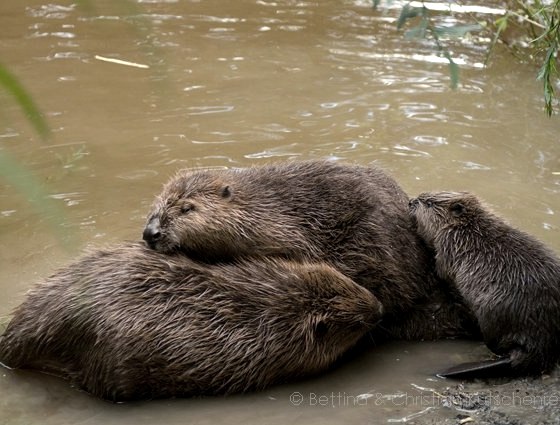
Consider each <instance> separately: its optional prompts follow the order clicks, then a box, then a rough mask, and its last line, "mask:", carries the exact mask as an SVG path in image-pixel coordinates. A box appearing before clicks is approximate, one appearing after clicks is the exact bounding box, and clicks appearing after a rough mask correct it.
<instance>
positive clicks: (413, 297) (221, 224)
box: [143, 160, 439, 324]
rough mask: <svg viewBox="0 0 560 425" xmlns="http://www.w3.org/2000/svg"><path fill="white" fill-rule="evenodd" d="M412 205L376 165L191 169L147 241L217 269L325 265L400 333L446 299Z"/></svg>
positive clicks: (167, 198)
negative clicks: (258, 261) (260, 263)
mask: <svg viewBox="0 0 560 425" xmlns="http://www.w3.org/2000/svg"><path fill="white" fill-rule="evenodd" d="M408 201H409V198H408V196H407V195H406V193H405V192H404V191H403V190H402V189H401V187H400V186H399V185H398V184H397V182H396V181H395V180H394V179H393V178H392V177H391V176H390V175H388V174H387V173H386V172H384V171H383V170H381V169H379V168H377V167H373V166H370V167H366V166H359V165H351V164H341V163H337V162H333V161H321V160H312V161H291V162H290V161H288V162H279V163H272V164H268V165H263V166H253V167H250V168H243V169H220V170H181V171H179V172H178V173H177V174H176V175H175V176H174V177H173V178H171V180H170V181H168V182H167V183H166V184H165V185H164V187H163V190H162V192H161V193H160V194H159V195H158V196H157V197H156V199H155V201H154V203H153V206H152V208H151V212H150V213H149V215H148V219H147V223H146V226H145V228H144V232H143V239H144V240H145V241H146V243H147V244H148V245H149V246H150V247H151V248H153V249H155V250H157V251H160V252H163V253H172V252H178V251H180V252H183V253H184V254H186V255H188V256H191V257H194V258H197V259H199V260H201V261H205V262H209V263H213V262H227V261H230V260H231V259H235V258H245V257H249V256H253V255H259V256H272V257H283V258H289V259H294V260H307V261H325V262H326V263H328V264H330V265H331V266H333V267H334V268H336V269H337V270H339V271H340V272H342V273H343V274H344V275H346V276H348V277H349V278H351V279H352V280H354V281H355V282H357V283H358V284H360V285H362V286H364V287H365V288H367V289H369V290H370V291H372V292H373V293H374V294H375V295H376V297H377V298H378V299H379V300H380V302H381V303H382V304H383V306H384V308H385V312H386V316H387V317H388V319H387V320H388V323H391V324H394V323H395V321H398V320H400V319H401V318H402V317H403V316H402V315H403V313H406V312H407V311H410V309H411V308H413V307H415V306H416V305H419V304H422V302H424V301H426V302H427V300H429V299H430V298H432V296H433V293H434V291H437V290H439V289H438V282H437V279H436V278H435V277H434V276H435V275H434V273H433V270H432V267H431V265H432V262H433V260H432V259H431V257H430V255H431V253H430V252H429V250H428V249H427V248H426V246H425V244H424V242H423V241H422V240H421V238H420V237H419V236H418V235H417V233H416V230H415V228H414V225H413V222H412V219H411V217H410V216H409V213H408Z"/></svg>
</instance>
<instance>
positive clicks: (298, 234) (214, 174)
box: [143, 170, 316, 260]
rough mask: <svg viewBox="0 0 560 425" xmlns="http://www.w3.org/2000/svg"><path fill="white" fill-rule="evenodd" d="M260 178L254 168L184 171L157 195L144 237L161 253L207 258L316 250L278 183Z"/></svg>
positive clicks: (311, 251) (303, 256)
mask: <svg viewBox="0 0 560 425" xmlns="http://www.w3.org/2000/svg"><path fill="white" fill-rule="evenodd" d="M256 180H257V178H255V177H254V176H253V175H252V174H251V171H249V172H239V170H182V171H179V172H178V173H177V174H176V175H175V176H174V177H173V178H172V179H171V180H170V181H168V182H167V183H166V184H165V185H164V187H163V190H162V192H161V193H160V194H159V195H158V196H157V198H156V200H155V202H154V204H153V206H152V209H151V212H150V213H149V215H148V219H147V223H146V226H145V228H144V232H143V239H144V240H145V241H146V243H147V244H148V246H149V247H150V248H152V249H155V250H157V251H160V252H164V253H169V252H172V251H182V252H184V253H186V254H188V255H190V256H191V257H197V258H198V257H199V254H200V253H203V254H204V258H202V259H203V260H212V259H224V258H228V257H240V256H243V255H254V254H259V255H273V254H277V255H283V254H285V251H286V250H290V252H291V253H292V254H293V251H297V252H301V253H313V252H314V250H316V248H314V247H313V246H312V245H311V244H310V242H309V240H308V238H306V237H305V236H304V235H303V234H302V231H303V229H304V226H302V225H301V220H302V218H301V217H298V216H296V215H294V214H293V212H292V211H291V208H292V207H291V206H290V205H287V203H285V202H282V201H281V200H280V199H279V197H278V196H275V189H274V188H273V187H267V185H266V183H263V182H262V180H259V181H256ZM286 240H288V241H290V246H288V247H287V246H286V244H285V243H284V241H286ZM291 257H292V258H293V257H297V255H291ZM301 258H302V259H305V258H307V256H306V255H305V254H302V255H301Z"/></svg>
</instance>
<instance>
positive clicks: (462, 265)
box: [410, 192, 560, 374]
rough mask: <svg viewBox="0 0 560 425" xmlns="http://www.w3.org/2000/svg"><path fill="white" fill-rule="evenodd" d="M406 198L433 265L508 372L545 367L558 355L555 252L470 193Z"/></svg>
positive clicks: (559, 289)
mask: <svg viewBox="0 0 560 425" xmlns="http://www.w3.org/2000/svg"><path fill="white" fill-rule="evenodd" d="M410 206H411V212H412V214H413V216H414V217H415V219H416V221H417V224H418V232H419V233H420V235H421V236H422V237H423V238H424V239H425V240H426V242H427V243H428V244H429V245H430V246H432V247H433V248H434V249H435V253H436V270H437V273H438V274H439V276H440V277H442V278H443V279H447V280H449V281H451V282H453V283H454V284H455V285H456V287H457V289H458V291H459V292H460V294H461V296H462V297H463V298H464V299H465V301H466V303H467V304H468V306H469V307H470V308H471V309H472V311H473V312H474V315H475V316H476V318H477V319H478V322H479V325H480V328H481V331H482V334H483V337H484V340H485V342H486V344H487V345H488V347H489V348H490V349H491V350H492V351H494V352H495V353H497V354H499V355H503V356H507V358H508V359H509V362H510V364H511V367H512V368H513V372H514V373H515V372H517V373H521V374H531V373H539V372H543V371H547V370H550V369H551V368H552V367H553V366H554V365H555V364H556V363H557V362H558V359H559V358H560V259H559V258H558V257H557V256H556V255H555V254H554V253H553V252H552V251H551V250H550V249H548V248H547V247H546V246H544V245H543V244H542V243H541V242H539V241H537V240H536V239H535V238H534V237H532V236H530V235H528V234H526V233H523V232H521V231H519V230H517V229H515V228H513V227H511V226H510V225H508V224H507V223H505V222H504V221H503V220H502V219H501V218H499V217H497V216H496V215H494V214H492V213H491V212H490V211H489V209H488V208H487V207H485V206H484V205H483V204H482V203H481V202H480V201H479V200H478V199H477V198H476V197H475V196H474V195H472V194H468V193H465V192H460V193H456V192H438V193H423V194H421V195H420V196H419V197H418V198H416V199H414V200H412V201H411V203H410Z"/></svg>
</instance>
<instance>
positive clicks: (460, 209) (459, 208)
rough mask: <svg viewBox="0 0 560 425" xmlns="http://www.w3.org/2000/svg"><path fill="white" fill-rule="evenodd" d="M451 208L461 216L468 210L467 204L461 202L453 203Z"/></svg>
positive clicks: (456, 215) (457, 215)
mask: <svg viewBox="0 0 560 425" xmlns="http://www.w3.org/2000/svg"><path fill="white" fill-rule="evenodd" d="M449 210H450V211H451V214H452V215H453V216H455V217H461V216H462V215H463V214H464V213H465V212H466V211H467V209H466V208H465V206H464V205H463V204H461V203H460V202H457V203H456V204H453V205H451V208H449Z"/></svg>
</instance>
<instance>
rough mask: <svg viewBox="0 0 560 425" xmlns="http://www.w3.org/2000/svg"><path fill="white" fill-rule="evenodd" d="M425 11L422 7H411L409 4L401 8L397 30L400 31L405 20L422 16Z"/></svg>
mask: <svg viewBox="0 0 560 425" xmlns="http://www.w3.org/2000/svg"><path fill="white" fill-rule="evenodd" d="M425 14H426V9H425V8H424V7H412V6H411V5H410V3H407V4H405V5H404V6H403V8H402V10H401V14H400V16H399V19H398V20H397V29H399V30H400V29H401V28H402V27H403V25H404V24H405V22H406V20H407V19H411V18H415V17H417V16H424V15H425Z"/></svg>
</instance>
